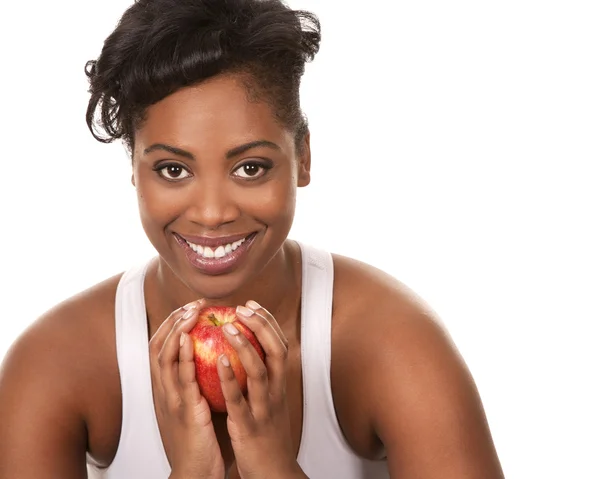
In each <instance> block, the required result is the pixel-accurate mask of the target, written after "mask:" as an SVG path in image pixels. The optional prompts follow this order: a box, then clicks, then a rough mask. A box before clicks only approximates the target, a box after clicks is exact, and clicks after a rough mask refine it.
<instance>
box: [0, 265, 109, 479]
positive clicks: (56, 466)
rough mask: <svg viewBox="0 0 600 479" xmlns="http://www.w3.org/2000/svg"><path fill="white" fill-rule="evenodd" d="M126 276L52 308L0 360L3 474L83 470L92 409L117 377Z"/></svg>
mask: <svg viewBox="0 0 600 479" xmlns="http://www.w3.org/2000/svg"><path fill="white" fill-rule="evenodd" d="M119 278H120V275H117V276H114V277H112V278H109V279H108V280H106V281H104V282H102V283H100V284H98V285H96V286H94V287H92V288H90V289H88V290H86V291H83V292H81V293H80V294H77V295H76V296H74V297H72V298H70V299H68V300H66V301H64V302H62V303H60V304H59V305H57V306H56V307H54V308H52V309H51V310H50V311H48V312H46V313H45V314H44V315H42V316H41V317H40V318H38V319H37V320H36V321H35V322H34V323H33V324H32V325H31V326H29V327H28V328H27V329H26V330H25V331H24V332H23V333H22V334H21V336H20V337H19V338H18V339H17V340H16V341H15V343H14V344H13V345H12V346H11V348H10V349H9V351H8V353H7V355H6V357H5V358H4V360H3V362H2V366H1V368H0V437H1V438H2V441H0V476H2V477H16V475H15V474H12V475H11V473H13V472H14V471H17V470H18V471H19V477H24V478H27V477H40V478H43V477H65V478H68V477H84V476H83V475H82V474H83V472H85V452H86V449H87V445H88V432H89V429H90V424H89V420H90V419H91V418H93V414H92V413H91V411H92V410H94V408H95V407H96V406H95V405H97V404H98V401H101V400H103V399H108V397H107V395H111V394H113V393H112V392H111V388H107V385H109V384H115V382H114V381H115V374H117V377H116V384H117V385H118V368H117V364H116V357H115V356H116V355H115V341H114V338H115V334H114V304H115V292H116V287H117V284H118V280H119ZM57 425H60V427H57ZM35 457H38V458H44V460H43V461H42V460H40V461H35V460H32V458H35ZM82 471H83V472H82Z"/></svg>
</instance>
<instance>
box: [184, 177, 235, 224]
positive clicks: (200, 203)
mask: <svg viewBox="0 0 600 479" xmlns="http://www.w3.org/2000/svg"><path fill="white" fill-rule="evenodd" d="M227 183H228V182H220V181H215V180H214V179H213V180H209V179H204V180H203V181H198V182H196V184H195V185H194V187H193V188H191V189H190V197H189V203H188V204H189V206H188V208H187V210H186V216H187V219H188V220H189V221H191V222H194V223H197V224H199V225H202V226H203V227H205V228H209V229H216V228H218V227H219V226H221V225H223V224H226V223H231V222H232V221H234V220H235V219H236V218H237V217H238V216H239V214H240V211H239V208H238V206H237V204H236V202H235V200H234V197H233V192H232V191H231V188H230V187H229V186H230V185H228V184H227Z"/></svg>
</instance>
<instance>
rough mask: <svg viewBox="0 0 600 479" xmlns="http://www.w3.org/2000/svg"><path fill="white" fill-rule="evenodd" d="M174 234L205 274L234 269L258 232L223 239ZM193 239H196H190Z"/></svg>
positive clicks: (241, 260) (191, 261) (189, 260)
mask: <svg viewBox="0 0 600 479" xmlns="http://www.w3.org/2000/svg"><path fill="white" fill-rule="evenodd" d="M173 236H174V237H175V239H176V241H177V243H178V244H179V246H181V248H182V249H183V252H184V253H185V257H186V259H187V261H188V262H189V263H190V264H191V265H192V266H193V267H194V268H195V269H197V270H199V271H200V272H202V273H204V274H209V275H219V274H225V273H229V272H231V271H233V270H234V269H236V268H237V267H238V266H239V265H240V263H242V262H243V261H244V258H245V257H246V256H247V254H248V251H249V250H250V248H251V246H252V244H253V243H254V239H255V238H256V236H257V233H256V232H254V233H251V234H249V235H247V236H245V237H244V236H242V237H240V236H241V235H240V236H237V237H229V238H223V239H218V238H198V239H196V238H184V237H182V236H180V235H178V234H174V235H173ZM192 239H193V240H194V241H190V240H192ZM199 243H203V244H199Z"/></svg>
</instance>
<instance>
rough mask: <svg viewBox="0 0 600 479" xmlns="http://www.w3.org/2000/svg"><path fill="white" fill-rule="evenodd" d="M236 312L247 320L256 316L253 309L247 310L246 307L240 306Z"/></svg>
mask: <svg viewBox="0 0 600 479" xmlns="http://www.w3.org/2000/svg"><path fill="white" fill-rule="evenodd" d="M235 311H236V312H237V313H238V314H239V315H241V316H244V317H245V318H249V317H250V316H252V315H253V314H254V311H252V310H251V309H248V308H246V307H245V306H238V307H237V308H236V309H235Z"/></svg>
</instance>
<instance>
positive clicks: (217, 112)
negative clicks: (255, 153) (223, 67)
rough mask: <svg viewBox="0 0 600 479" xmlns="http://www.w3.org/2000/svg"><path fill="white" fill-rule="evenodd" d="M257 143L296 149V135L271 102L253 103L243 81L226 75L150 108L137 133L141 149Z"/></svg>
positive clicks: (203, 147) (183, 91)
mask: <svg viewBox="0 0 600 479" xmlns="http://www.w3.org/2000/svg"><path fill="white" fill-rule="evenodd" d="M257 139H264V140H269V141H272V142H274V143H277V144H278V145H280V146H281V147H282V148H284V149H287V146H293V136H292V135H291V134H290V133H289V132H288V131H287V129H285V128H284V127H283V126H282V125H281V124H280V123H278V122H277V120H276V118H275V116H274V114H273V110H272V109H271V107H270V106H269V105H268V104H267V103H265V102H263V101H254V100H251V99H250V98H249V95H248V90H247V88H246V87H245V86H244V84H243V82H242V81H241V79H240V78H239V77H236V76H234V75H227V76H225V75H221V76H217V77H214V78H211V79H209V80H206V81H204V82H202V83H200V84H198V85H194V86H189V87H185V88H182V89H180V90H178V91H176V92H175V93H173V94H171V95H169V96H168V97H166V98H164V99H163V100H161V101H160V102H158V103H156V104H154V105H152V106H150V107H149V108H148V110H147V111H146V115H145V119H144V122H143V124H142V125H141V127H140V128H138V130H137V131H136V133H135V150H136V152H139V151H143V149H145V148H146V147H147V146H149V145H151V144H153V143H167V144H172V145H175V146H177V147H180V148H184V149H188V150H189V151H192V152H193V151H194V150H202V151H205V152H206V151H207V148H209V149H214V150H226V149H229V148H231V147H232V146H235V145H239V144H243V143H247V142H250V141H254V140H257ZM216 152H217V151H215V153H216Z"/></svg>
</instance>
